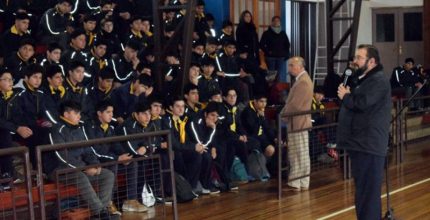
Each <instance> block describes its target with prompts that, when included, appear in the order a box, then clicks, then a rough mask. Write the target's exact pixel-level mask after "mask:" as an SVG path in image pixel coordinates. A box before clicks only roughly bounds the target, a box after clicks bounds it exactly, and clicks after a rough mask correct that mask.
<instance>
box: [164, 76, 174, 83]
mask: <svg viewBox="0 0 430 220" xmlns="http://www.w3.org/2000/svg"><path fill="white" fill-rule="evenodd" d="M164 80H166V81H167V82H170V81H172V80H173V76H165V77H164Z"/></svg>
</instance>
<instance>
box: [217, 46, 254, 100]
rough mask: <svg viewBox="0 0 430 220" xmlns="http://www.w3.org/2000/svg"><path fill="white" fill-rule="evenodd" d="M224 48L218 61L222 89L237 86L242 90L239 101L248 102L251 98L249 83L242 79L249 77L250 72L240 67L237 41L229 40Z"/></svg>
mask: <svg viewBox="0 0 430 220" xmlns="http://www.w3.org/2000/svg"><path fill="white" fill-rule="evenodd" d="M223 49H224V50H223V52H221V53H220V55H219V62H217V68H218V71H217V75H218V77H219V78H218V79H219V82H220V85H221V88H222V90H225V89H226V88H229V87H234V88H237V89H238V90H239V91H240V92H239V93H238V95H239V97H238V101H239V102H246V101H247V99H249V91H248V87H247V84H246V83H245V82H244V81H243V80H242V79H245V77H248V75H249V74H248V73H246V72H245V71H244V70H243V69H242V68H241V67H240V65H239V63H238V61H237V59H238V58H237V57H236V42H234V41H227V42H226V43H225V44H224V48H223Z"/></svg>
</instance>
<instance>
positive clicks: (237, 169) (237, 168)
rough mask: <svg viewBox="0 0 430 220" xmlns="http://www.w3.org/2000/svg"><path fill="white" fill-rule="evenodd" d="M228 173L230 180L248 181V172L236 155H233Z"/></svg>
mask: <svg viewBox="0 0 430 220" xmlns="http://www.w3.org/2000/svg"><path fill="white" fill-rule="evenodd" d="M230 173H231V180H232V181H238V182H248V173H247V172H246V169H245V165H244V164H243V163H242V161H240V159H239V158H238V157H234V160H233V165H232V166H231V169H230Z"/></svg>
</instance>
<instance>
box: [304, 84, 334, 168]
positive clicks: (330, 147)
mask: <svg viewBox="0 0 430 220" xmlns="http://www.w3.org/2000/svg"><path fill="white" fill-rule="evenodd" d="M323 99H324V90H323V88H322V87H320V86H316V87H315V89H314V97H313V98H312V108H311V109H312V111H321V110H324V109H325V106H324V103H322V100H323ZM324 124H327V118H326V116H325V115H324V112H317V113H313V114H312V127H315V126H320V125H324ZM332 133H333V131H332ZM311 138H312V140H316V141H311V143H312V145H311V146H312V149H310V150H311V152H310V154H311V159H313V160H314V159H318V161H320V162H324V163H331V162H334V161H335V160H337V159H338V158H339V156H338V154H337V151H336V150H335V148H336V140H335V135H334V134H330V131H329V128H319V129H318V128H317V129H312V131H311ZM326 147H327V150H325V149H326ZM325 151H326V152H325Z"/></svg>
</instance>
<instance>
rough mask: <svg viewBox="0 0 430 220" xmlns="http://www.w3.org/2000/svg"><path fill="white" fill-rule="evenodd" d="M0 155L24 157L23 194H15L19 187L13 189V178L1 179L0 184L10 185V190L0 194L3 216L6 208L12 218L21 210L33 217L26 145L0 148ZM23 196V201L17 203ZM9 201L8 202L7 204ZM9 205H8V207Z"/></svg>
mask: <svg viewBox="0 0 430 220" xmlns="http://www.w3.org/2000/svg"><path fill="white" fill-rule="evenodd" d="M2 156H22V157H23V158H24V174H25V181H24V182H25V191H26V193H25V195H24V196H22V195H17V191H18V190H19V189H15V184H14V183H13V178H7V179H2V180H1V181H0V182H1V184H8V185H10V186H11V189H10V191H7V192H2V193H1V194H2V196H1V200H2V201H1V202H0V203H1V204H2V205H1V206H0V209H1V210H2V215H3V218H5V216H6V215H7V211H6V210H8V209H9V210H10V209H11V212H12V214H11V215H13V219H18V216H17V213H18V212H19V211H21V210H24V211H25V210H27V211H28V217H29V218H30V219H34V218H35V215H34V214H35V213H34V206H33V193H32V184H31V168H30V155H29V151H28V148H27V147H11V148H4V149H1V150H0V157H2ZM20 198H21V199H22V198H25V199H26V201H25V202H20V204H17V202H16V201H17V200H18V199H20ZM9 201H10V204H9ZM9 206H10V207H9ZM17 206H23V207H22V209H21V210H17Z"/></svg>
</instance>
